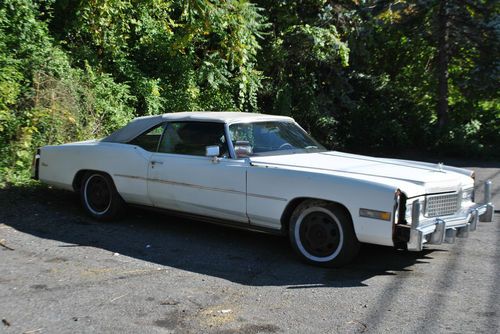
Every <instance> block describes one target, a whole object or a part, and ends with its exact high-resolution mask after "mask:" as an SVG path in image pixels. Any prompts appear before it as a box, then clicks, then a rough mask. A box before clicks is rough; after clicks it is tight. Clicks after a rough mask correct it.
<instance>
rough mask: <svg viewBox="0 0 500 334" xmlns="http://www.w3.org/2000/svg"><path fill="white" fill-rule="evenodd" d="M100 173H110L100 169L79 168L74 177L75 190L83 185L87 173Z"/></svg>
mask: <svg viewBox="0 0 500 334" xmlns="http://www.w3.org/2000/svg"><path fill="white" fill-rule="evenodd" d="M92 172H93V173H99V174H105V175H108V176H109V174H108V173H105V172H101V171H98V170H91V169H82V170H79V171H78V172H77V173H76V174H75V177H74V178H73V190H74V191H76V192H78V191H79V190H80V188H81V186H82V182H83V179H84V177H85V175H86V174H87V173H92Z"/></svg>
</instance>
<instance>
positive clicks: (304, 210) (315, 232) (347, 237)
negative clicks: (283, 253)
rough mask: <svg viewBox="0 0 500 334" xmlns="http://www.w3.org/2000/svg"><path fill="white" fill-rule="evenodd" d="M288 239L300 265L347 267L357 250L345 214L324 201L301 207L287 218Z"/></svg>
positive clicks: (313, 201)
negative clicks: (305, 263)
mask: <svg viewBox="0 0 500 334" xmlns="http://www.w3.org/2000/svg"><path fill="white" fill-rule="evenodd" d="M289 235H290V241H291V244H292V247H293V248H294V250H295V251H296V252H297V254H298V255H299V256H300V257H301V258H302V259H303V260H304V261H306V262H308V263H311V264H315V265H320V266H324V267H338V266H342V265H344V264H347V263H349V262H350V261H351V260H352V259H354V257H356V255H357V254H358V251H359V248H360V243H359V241H358V239H357V238H356V234H355V233H354V228H353V225H352V220H351V217H350V215H349V213H348V212H347V211H346V210H345V209H344V208H343V207H341V206H340V205H338V204H334V203H329V202H325V201H318V200H309V201H305V202H303V203H301V204H300V205H299V206H298V207H297V208H296V209H295V211H294V212H293V214H292V216H291V218H290V225H289Z"/></svg>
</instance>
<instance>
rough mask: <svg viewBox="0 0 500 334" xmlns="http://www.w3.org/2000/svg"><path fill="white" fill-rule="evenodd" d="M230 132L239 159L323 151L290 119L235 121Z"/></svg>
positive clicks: (321, 147)
mask: <svg viewBox="0 0 500 334" xmlns="http://www.w3.org/2000/svg"><path fill="white" fill-rule="evenodd" d="M229 132H230V136H231V140H232V142H233V146H234V149H235V152H236V155H237V157H238V158H241V157H245V156H258V155H273V154H293V153H304V152H318V151H325V148H324V147H323V146H321V145H320V144H318V142H316V141H315V140H314V139H313V138H312V137H311V136H309V135H308V134H307V133H306V132H305V131H304V130H302V128H301V127H299V126H298V125H297V124H295V123H293V122H279V121H273V122H255V123H235V124H231V125H230V126H229Z"/></svg>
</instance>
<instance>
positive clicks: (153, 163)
mask: <svg viewBox="0 0 500 334" xmlns="http://www.w3.org/2000/svg"><path fill="white" fill-rule="evenodd" d="M151 165H153V166H154V165H163V161H156V160H151Z"/></svg>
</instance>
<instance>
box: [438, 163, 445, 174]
mask: <svg viewBox="0 0 500 334" xmlns="http://www.w3.org/2000/svg"><path fill="white" fill-rule="evenodd" d="M443 166H444V164H443V163H442V162H438V164H437V169H438V171H440V172H444V169H443Z"/></svg>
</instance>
